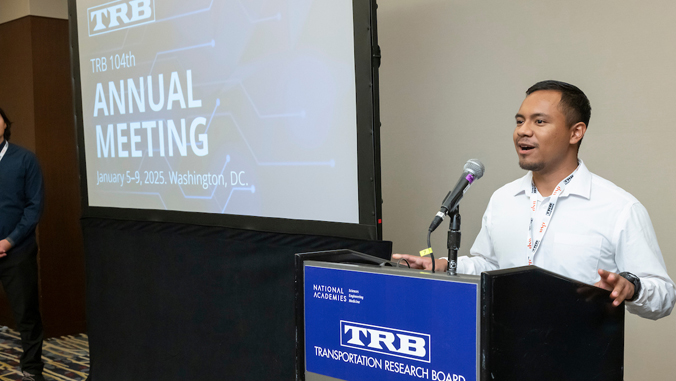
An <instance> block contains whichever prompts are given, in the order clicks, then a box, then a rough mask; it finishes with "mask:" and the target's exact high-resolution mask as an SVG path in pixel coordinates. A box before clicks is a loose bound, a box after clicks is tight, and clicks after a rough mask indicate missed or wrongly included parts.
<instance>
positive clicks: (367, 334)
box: [340, 320, 431, 363]
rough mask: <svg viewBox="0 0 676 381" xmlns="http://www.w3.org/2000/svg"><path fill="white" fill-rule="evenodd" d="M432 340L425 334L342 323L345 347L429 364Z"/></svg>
mask: <svg viewBox="0 0 676 381" xmlns="http://www.w3.org/2000/svg"><path fill="white" fill-rule="evenodd" d="M430 339H431V337H430V335H428V334H424V333H419V332H411V331H404V330H400V329H393V328H388V327H379V326H375V325H369V324H362V323H355V322H350V321H345V320H341V321H340V345H341V346H343V347H348V348H355V349H361V350H365V351H369V352H375V353H380V354H384V355H390V356H395V357H400V358H405V359H409V360H416V361H422V362H427V363H429V362H430V361H431V353H430V352H431V351H430Z"/></svg>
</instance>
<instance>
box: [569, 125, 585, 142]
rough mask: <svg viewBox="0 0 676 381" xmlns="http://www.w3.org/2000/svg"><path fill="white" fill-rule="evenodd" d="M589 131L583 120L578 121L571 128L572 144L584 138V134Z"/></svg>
mask: <svg viewBox="0 0 676 381" xmlns="http://www.w3.org/2000/svg"><path fill="white" fill-rule="evenodd" d="M585 132H587V125H586V124H584V123H583V122H577V123H575V124H574V125H573V127H571V128H570V144H571V145H576V144H577V143H579V142H580V140H582V138H584V134H585Z"/></svg>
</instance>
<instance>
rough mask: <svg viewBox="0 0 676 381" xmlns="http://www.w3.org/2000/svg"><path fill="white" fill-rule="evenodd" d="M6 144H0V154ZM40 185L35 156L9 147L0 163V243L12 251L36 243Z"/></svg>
mask: <svg viewBox="0 0 676 381" xmlns="http://www.w3.org/2000/svg"><path fill="white" fill-rule="evenodd" d="M6 144H9V143H7V141H3V142H2V143H0V152H2V149H3V148H4V147H5V145H6ZM43 189H44V188H43V183H42V172H41V171H40V165H39V164H38V159H37V158H36V157H35V155H34V154H33V153H32V152H30V151H29V150H27V149H25V148H21V147H19V146H17V145H16V144H9V147H8V149H7V152H6V153H5V156H4V157H3V158H2V160H0V240H3V239H7V240H9V243H10V244H12V248H15V247H17V246H20V245H21V244H23V243H27V242H28V241H32V240H35V227H36V226H37V224H38V221H39V220H40V215H42V206H43V193H44V190H43Z"/></svg>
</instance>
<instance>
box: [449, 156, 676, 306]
mask: <svg viewBox="0 0 676 381" xmlns="http://www.w3.org/2000/svg"><path fill="white" fill-rule="evenodd" d="M532 179H533V173H532V172H528V174H526V176H524V177H522V178H521V179H518V180H516V181H513V182H511V183H509V184H507V185H505V186H503V187H502V188H500V189H498V190H497V191H495V193H493V196H491V200H490V202H489V203H488V207H487V208H486V212H485V213H484V216H483V220H482V223H481V231H480V232H479V235H478V236H477V238H476V241H475V242H474V245H473V246H472V248H471V249H470V256H468V257H460V258H458V272H459V273H465V274H480V273H481V272H482V271H489V270H497V269H504V268H509V267H517V266H525V265H527V264H528V262H527V250H528V249H527V247H526V245H527V237H528V236H529V233H528V227H529V224H530V219H531V209H530V192H531V189H532V185H531V184H532ZM548 204H549V197H542V196H541V195H539V194H538V203H537V206H536V208H543V207H544V208H546V207H547V206H548ZM533 264H534V265H535V266H538V267H541V268H543V269H546V270H549V271H553V272H556V273H558V274H561V275H564V276H567V277H569V278H573V279H576V280H579V281H581V282H584V283H588V284H594V283H596V282H597V281H599V280H600V276H599V275H598V271H597V270H598V269H604V270H608V271H611V272H614V273H619V272H622V271H629V272H631V273H633V274H634V275H636V276H638V277H639V278H640V279H641V286H642V287H641V292H640V293H639V296H638V299H636V300H635V301H634V302H627V303H626V306H627V309H628V311H629V312H631V313H635V314H637V315H640V316H643V317H647V318H651V319H658V318H660V317H663V316H667V315H669V314H670V313H671V310H672V309H673V308H674V302H676V286H675V285H674V282H673V281H672V280H671V278H670V277H669V275H668V274H667V270H666V266H665V265H664V259H663V258H662V252H661V251H660V248H659V245H658V244H657V238H656V236H655V230H654V229H653V226H652V223H651V222H650V217H649V216H648V212H647V210H646V209H645V207H643V205H641V203H640V202H639V201H638V200H637V199H636V198H634V197H633V196H632V195H631V194H629V193H627V192H626V191H624V190H622V189H621V188H619V187H618V186H616V185H615V184H613V183H611V182H610V181H608V180H605V179H603V178H601V177H599V176H596V175H594V174H592V173H591V172H589V170H588V169H587V167H586V166H585V165H584V163H583V162H582V161H580V166H579V168H578V171H577V173H576V174H575V177H574V178H573V180H572V181H571V182H570V183H569V184H568V185H567V186H566V187H565V189H564V191H563V193H562V194H561V195H560V196H559V200H558V203H557V205H556V208H555V210H554V214H553V216H552V219H551V221H550V223H549V227H548V228H547V231H546V233H545V236H544V237H543V241H542V243H541V246H540V248H539V249H538V251H537V253H536V254H535V257H534V258H533Z"/></svg>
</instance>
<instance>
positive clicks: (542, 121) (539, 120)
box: [535, 119, 545, 124]
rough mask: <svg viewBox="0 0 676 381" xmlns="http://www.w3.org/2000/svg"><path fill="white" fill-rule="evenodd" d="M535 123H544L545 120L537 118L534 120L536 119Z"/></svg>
mask: <svg viewBox="0 0 676 381" xmlns="http://www.w3.org/2000/svg"><path fill="white" fill-rule="evenodd" d="M535 123H537V124H544V123H545V121H544V120H542V119H538V120H536V121H535Z"/></svg>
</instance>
